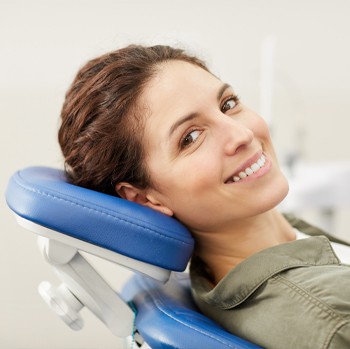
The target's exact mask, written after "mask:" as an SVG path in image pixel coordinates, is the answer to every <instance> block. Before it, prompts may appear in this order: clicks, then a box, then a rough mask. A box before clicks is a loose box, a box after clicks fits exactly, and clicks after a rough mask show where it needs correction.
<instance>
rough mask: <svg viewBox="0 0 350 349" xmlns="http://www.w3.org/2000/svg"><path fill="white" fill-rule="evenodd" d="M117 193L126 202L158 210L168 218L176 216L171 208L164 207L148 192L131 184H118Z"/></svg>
mask: <svg viewBox="0 0 350 349" xmlns="http://www.w3.org/2000/svg"><path fill="white" fill-rule="evenodd" d="M115 191H116V192H117V194H118V195H119V196H120V197H121V198H123V199H125V200H128V201H132V202H136V203H138V204H140V205H143V206H147V207H150V208H152V209H153V210H156V211H158V212H160V213H163V214H165V215H167V216H173V215H174V213H173V211H172V210H171V209H170V208H168V207H166V206H164V205H162V204H161V203H160V202H159V201H158V200H156V199H155V198H154V196H153V195H151V194H148V193H147V192H146V190H143V189H139V188H136V187H134V186H133V185H132V184H130V183H127V182H121V183H118V184H116V186H115Z"/></svg>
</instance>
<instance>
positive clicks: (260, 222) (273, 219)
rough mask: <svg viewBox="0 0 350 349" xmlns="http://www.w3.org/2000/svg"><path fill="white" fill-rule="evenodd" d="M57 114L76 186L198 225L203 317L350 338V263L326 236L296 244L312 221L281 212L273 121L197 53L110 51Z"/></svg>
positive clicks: (250, 334) (319, 337)
mask: <svg viewBox="0 0 350 349" xmlns="http://www.w3.org/2000/svg"><path fill="white" fill-rule="evenodd" d="M61 117H62V125H61V128H60V131H59V142H60V145H61V148H62V151H63V154H64V156H65V161H66V169H67V173H68V174H69V176H70V178H71V180H72V182H73V183H75V184H78V185H82V186H85V187H89V188H92V189H95V190H99V191H102V192H106V193H109V194H113V195H118V196H120V197H122V198H125V199H127V200H130V201H134V202H137V203H139V204H141V205H145V206H148V207H151V208H153V209H155V210H157V211H159V212H162V213H164V214H166V215H169V216H174V217H176V218H177V219H179V220H180V221H181V222H182V223H183V224H185V225H186V226H187V227H188V228H189V230H190V231H191V233H192V234H193V237H194V239H195V241H196V248H195V253H194V257H193V259H192V265H191V279H192V286H193V294H194V298H195V300H196V302H197V304H198V305H199V307H200V308H201V309H202V310H203V312H204V313H206V314H208V315H209V316H211V317H212V318H214V319H215V320H216V321H218V322H219V323H221V324H222V325H223V326H224V327H225V328H227V329H228V330H229V331H231V332H233V333H235V334H237V335H239V336H242V337H244V338H246V339H248V340H250V341H252V342H255V343H257V344H260V345H262V346H264V347H267V348H279V349H281V348H293V349H295V348H313V349H315V348H346V347H349V346H350V294H349V291H348V290H350V269H349V267H347V266H345V265H342V264H341V263H340V262H339V259H338V257H337V256H336V254H335V253H334V252H333V249H332V247H331V245H330V243H329V241H328V239H327V238H326V237H309V238H308V239H303V240H297V237H301V236H303V233H302V232H300V230H304V233H309V232H314V233H315V229H313V228H312V227H310V226H308V225H306V224H304V223H300V222H299V223H298V224H299V230H296V228H295V226H296V225H295V224H294V226H293V221H292V220H289V221H288V220H287V219H286V218H285V217H284V216H283V215H282V214H281V213H279V212H278V211H277V210H276V209H275V207H276V205H278V204H279V203H280V202H281V201H282V200H283V199H284V197H285V196H286V194H287V192H288V183H287V181H286V179H285V177H284V175H283V174H282V172H281V170H280V168H279V166H278V163H277V159H276V155H275V152H274V149H273V145H272V142H271V138H270V135H269V130H268V127H267V125H266V123H265V122H264V120H263V119H262V118H261V117H260V116H259V115H257V114H256V113H255V112H254V111H252V110H251V109H249V108H248V107H247V106H245V105H244V104H242V103H241V102H240V100H239V98H238V96H237V95H236V92H235V91H234V89H233V87H232V86H230V85H229V84H227V83H225V82H222V81H221V80H220V79H218V78H217V77H216V76H214V75H213V74H211V73H210V72H209V71H208V69H207V67H206V66H205V64H204V63H203V62H202V61H200V60H199V59H197V58H195V57H192V56H190V55H188V54H186V53H184V52H183V51H182V50H178V49H174V48H171V47H166V46H154V47H143V46H134V45H132V46H128V47H126V48H123V49H120V50H117V51H114V52H111V53H108V54H105V55H103V56H101V57H98V58H96V59H94V60H91V61H90V62H88V63H87V64H86V65H85V66H84V67H83V68H82V69H81V70H80V71H79V72H78V75H77V77H76V78H75V80H74V82H73V84H72V86H71V88H70V89H69V91H68V92H67V95H66V100H65V103H64V105H63V109H62V114H61ZM294 223H295V222H294ZM317 233H319V234H322V232H320V231H316V234H317ZM303 237H305V235H304V236H303ZM335 246H336V245H335ZM336 248H337V246H336Z"/></svg>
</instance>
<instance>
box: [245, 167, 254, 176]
mask: <svg viewBox="0 0 350 349" xmlns="http://www.w3.org/2000/svg"><path fill="white" fill-rule="evenodd" d="M244 171H245V173H246V174H247V175H248V176H250V175H252V174H253V173H254V171H253V170H252V169H251V168H250V167H248V168H246V169H245V170H244Z"/></svg>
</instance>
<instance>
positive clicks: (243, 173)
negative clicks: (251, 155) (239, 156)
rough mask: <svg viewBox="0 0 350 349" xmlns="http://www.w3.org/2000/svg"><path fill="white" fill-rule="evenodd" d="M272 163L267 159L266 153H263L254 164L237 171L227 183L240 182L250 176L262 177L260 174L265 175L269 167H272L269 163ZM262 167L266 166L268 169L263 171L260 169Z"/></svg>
mask: <svg viewBox="0 0 350 349" xmlns="http://www.w3.org/2000/svg"><path fill="white" fill-rule="evenodd" d="M270 164H271V162H270V161H268V160H267V159H266V157H265V155H264V154H261V156H260V157H259V158H258V160H256V161H255V162H253V163H252V164H250V165H249V166H248V167H246V168H245V169H242V170H240V171H239V172H237V173H235V174H234V175H233V176H232V177H230V178H229V179H228V180H227V181H226V182H225V183H227V184H229V183H236V182H239V181H241V180H244V179H248V178H249V177H250V178H252V177H260V175H263V174H264V173H266V172H267V170H268V168H269V167H270V166H267V165H270ZM267 167H268V168H267ZM262 168H265V169H266V171H263V172H262V171H260V169H262ZM258 173H259V176H258Z"/></svg>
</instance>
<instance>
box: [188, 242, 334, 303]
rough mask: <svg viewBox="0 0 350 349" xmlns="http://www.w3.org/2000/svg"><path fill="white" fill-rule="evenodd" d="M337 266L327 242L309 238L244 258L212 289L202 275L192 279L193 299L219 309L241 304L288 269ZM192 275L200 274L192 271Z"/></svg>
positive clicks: (198, 271) (197, 271)
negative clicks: (194, 293) (198, 299)
mask: <svg viewBox="0 0 350 349" xmlns="http://www.w3.org/2000/svg"><path fill="white" fill-rule="evenodd" d="M330 264H338V265H339V264H340V261H339V259H338V257H337V256H336V255H335V253H334V251H333V249H332V247H331V244H330V242H329V240H328V239H327V238H326V237H324V236H317V237H310V238H307V239H302V240H296V241H293V242H288V243H284V244H281V245H277V246H274V247H271V248H268V249H265V250H263V251H261V252H258V253H256V254H254V255H253V256H251V257H249V258H247V259H245V260H244V261H243V262H241V263H240V264H238V265H237V266H236V267H235V268H234V269H232V270H231V271H230V272H229V273H228V274H227V275H226V276H225V277H224V278H223V279H222V280H221V281H220V282H219V283H218V284H217V285H216V286H215V287H214V288H212V287H211V286H210V283H209V282H208V281H207V280H206V279H205V278H204V277H203V276H202V275H196V277H195V278H193V280H192V282H194V285H193V287H194V289H195V290H196V294H197V296H199V297H200V298H201V299H202V300H204V301H205V302H207V303H209V304H212V305H215V306H218V307H220V308H223V309H228V308H233V307H235V306H237V305H239V304H240V303H242V302H243V301H245V300H246V299H247V298H248V297H249V296H250V295H251V294H252V293H253V292H254V291H255V290H257V288H258V287H259V286H261V285H262V284H263V283H264V282H265V281H267V280H268V279H270V278H271V277H273V276H274V275H276V274H278V273H280V272H282V271H284V270H288V269H291V268H297V267H308V266H319V265H330ZM195 269H196V270H194V272H195V273H199V274H201V273H200V270H198V268H195Z"/></svg>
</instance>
